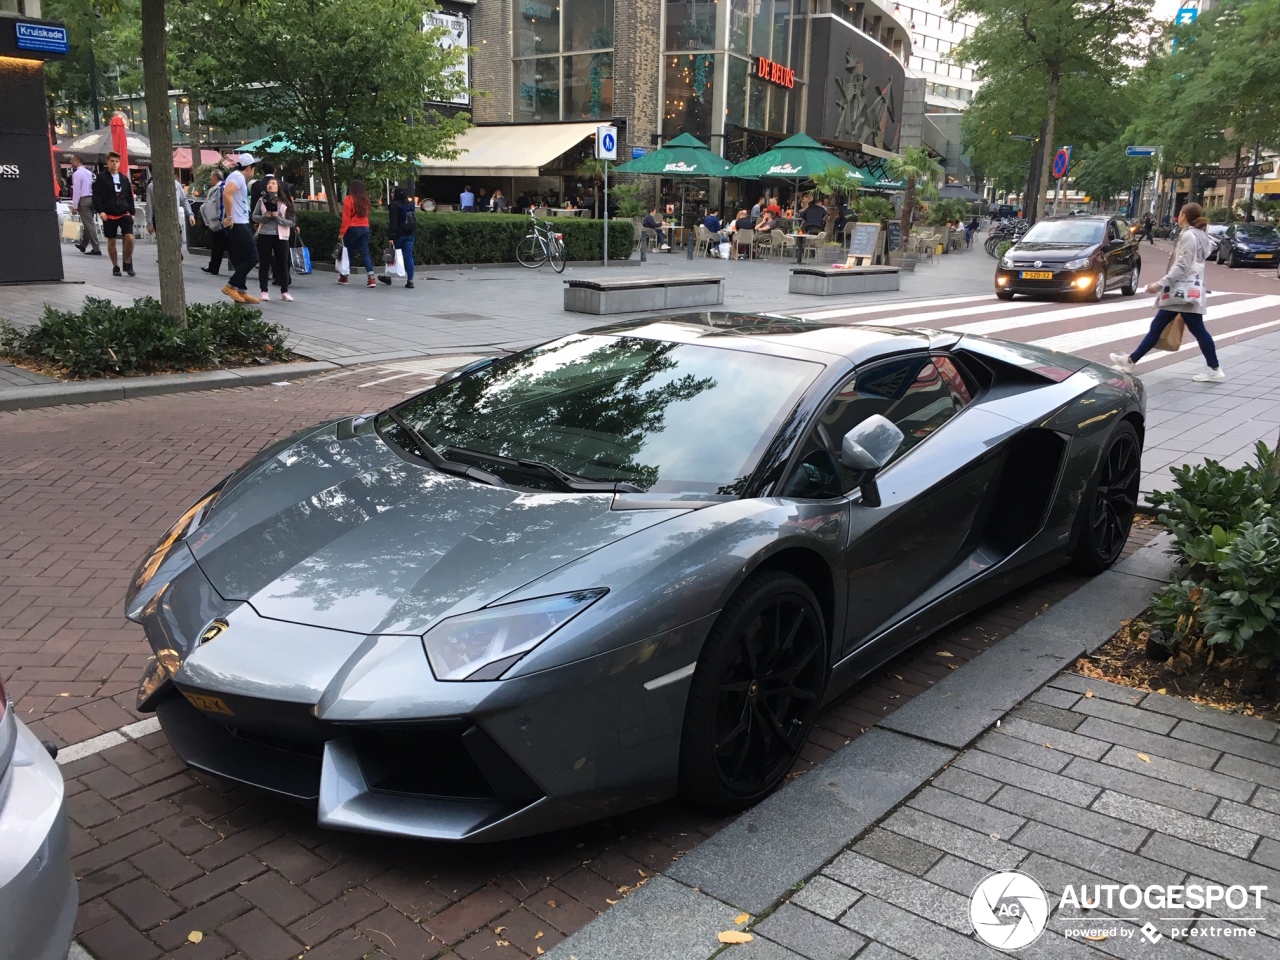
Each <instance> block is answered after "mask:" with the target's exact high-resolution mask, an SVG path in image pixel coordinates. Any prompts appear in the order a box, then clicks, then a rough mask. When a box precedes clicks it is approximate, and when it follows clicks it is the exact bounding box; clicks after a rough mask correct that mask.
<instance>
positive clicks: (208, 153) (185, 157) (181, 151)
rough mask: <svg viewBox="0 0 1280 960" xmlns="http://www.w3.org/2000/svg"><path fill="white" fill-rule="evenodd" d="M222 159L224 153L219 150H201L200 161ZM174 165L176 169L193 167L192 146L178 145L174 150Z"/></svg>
mask: <svg viewBox="0 0 1280 960" xmlns="http://www.w3.org/2000/svg"><path fill="white" fill-rule="evenodd" d="M221 160H222V154H220V153H218V151H217V150H201V151H200V163H201V164H206V163H218V162H220V161H221ZM173 165H174V167H175V168H176V169H179V170H187V169H189V168H190V167H191V148H190V147H177V148H175V149H174V151H173Z"/></svg>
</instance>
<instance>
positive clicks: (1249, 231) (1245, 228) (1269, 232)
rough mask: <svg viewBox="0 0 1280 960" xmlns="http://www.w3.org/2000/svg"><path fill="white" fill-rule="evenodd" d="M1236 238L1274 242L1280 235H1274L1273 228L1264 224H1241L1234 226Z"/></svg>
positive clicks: (1274, 229) (1274, 230)
mask: <svg viewBox="0 0 1280 960" xmlns="http://www.w3.org/2000/svg"><path fill="white" fill-rule="evenodd" d="M1236 236H1238V237H1244V238H1245V239H1248V240H1274V239H1275V238H1276V237H1277V236H1280V234H1277V233H1276V228H1275V227H1269V226H1267V225H1266V224H1265V223H1241V224H1237V226H1236Z"/></svg>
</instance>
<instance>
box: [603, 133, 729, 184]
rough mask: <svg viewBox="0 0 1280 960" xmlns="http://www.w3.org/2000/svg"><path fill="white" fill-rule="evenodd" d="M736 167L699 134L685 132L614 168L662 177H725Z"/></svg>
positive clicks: (621, 171)
mask: <svg viewBox="0 0 1280 960" xmlns="http://www.w3.org/2000/svg"><path fill="white" fill-rule="evenodd" d="M732 166H733V164H731V163H730V162H729V161H728V160H726V159H724V157H721V156H719V155H718V154H717V153H715V152H714V151H713V150H712V149H711V148H710V147H708V146H707V145H706V144H705V143H703V142H702V141H701V140H699V139H698V138H697V137H695V136H693V135H691V134H688V133H682V134H680V136H678V137H676V138H675V139H674V140H668V141H667V142H666V143H665V144H663V145H662V146H661V147H659V148H658V149H657V150H655V151H653V153H646V154H645V155H644V156H643V157H636V159H634V160H630V161H628V162H627V163H624V164H622V165H620V166H618V167H615V168H614V169H615V170H616V171H617V172H618V173H647V174H649V175H651V176H658V177H724V176H728V175H729V170H730V168H731V167H732Z"/></svg>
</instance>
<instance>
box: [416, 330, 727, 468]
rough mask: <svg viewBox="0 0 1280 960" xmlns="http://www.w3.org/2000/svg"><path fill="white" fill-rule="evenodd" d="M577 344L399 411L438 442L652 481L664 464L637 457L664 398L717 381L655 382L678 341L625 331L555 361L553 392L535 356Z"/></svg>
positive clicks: (655, 428) (683, 396)
mask: <svg viewBox="0 0 1280 960" xmlns="http://www.w3.org/2000/svg"><path fill="white" fill-rule="evenodd" d="M582 343H583V340H581V339H579V338H573V339H570V340H565V341H562V342H561V343H559V344H556V345H554V346H551V347H548V348H547V349H544V350H538V351H535V352H532V353H528V354H525V355H523V356H520V357H517V358H514V359H512V360H510V361H507V362H503V363H499V364H496V365H495V366H494V367H492V368H490V369H488V370H485V371H481V372H480V373H477V374H475V375H473V376H470V377H464V378H462V379H461V380H459V381H457V382H456V383H455V384H454V385H453V388H452V389H448V388H446V389H445V390H443V391H437V392H434V393H432V394H428V395H426V396H424V397H423V398H422V399H421V400H420V401H418V402H417V403H414V404H411V405H410V406H408V407H406V408H405V409H403V410H402V411H401V413H402V415H403V416H404V417H405V418H406V419H408V420H409V421H410V422H412V423H414V424H415V425H416V426H418V428H419V429H420V430H421V431H422V432H423V433H424V434H425V435H426V436H427V437H428V438H429V439H430V440H431V441H432V442H434V443H442V444H446V445H449V446H456V447H474V448H476V449H477V450H482V451H485V452H487V453H496V454H500V455H502V456H505V457H512V458H515V459H530V460H546V461H548V462H550V463H552V464H554V465H555V466H557V467H559V468H560V469H562V470H565V471H567V472H569V473H575V474H579V475H581V476H586V477H590V478H591V479H602V480H629V481H631V482H632V483H637V484H640V485H642V486H648V485H651V484H652V483H653V482H654V481H655V480H656V479H657V477H658V471H659V470H660V468H661V466H662V465H661V464H658V463H652V464H650V463H638V462H637V461H636V457H637V455H639V454H640V451H641V448H642V447H643V446H644V443H645V440H646V439H647V437H648V436H649V435H651V434H654V433H659V432H661V431H662V430H663V428H664V420H665V415H666V408H667V406H668V405H669V404H672V403H678V402H681V401H686V400H691V399H692V398H693V397H695V396H697V395H698V394H699V393H702V392H703V391H705V390H709V389H711V388H712V387H713V386H715V385H716V381H715V380H714V379H713V378H711V377H703V378H701V379H698V378H695V377H693V376H692V375H685V376H682V377H678V378H676V379H674V380H671V381H670V382H668V383H665V384H662V385H661V386H656V387H655V386H653V385H652V384H653V381H654V380H655V379H657V378H659V377H660V376H661V375H662V374H664V373H667V372H668V371H671V370H674V369H675V368H676V366H677V363H676V361H675V360H674V359H673V358H672V357H671V356H669V355H670V353H671V352H672V351H673V350H675V349H676V348H677V347H678V346H679V345H678V344H671V343H658V342H655V341H651V340H639V339H630V338H621V339H616V340H612V339H611V340H609V341H608V342H607V343H606V344H604V345H602V346H600V347H599V348H597V349H595V350H592V351H591V352H589V353H587V354H585V355H583V356H581V357H577V358H574V359H566V362H564V363H563V364H562V365H558V366H556V367H555V368H554V384H555V393H554V394H548V393H547V392H545V391H546V390H547V387H548V384H547V382H546V379H545V378H546V376H547V374H546V372H545V371H544V370H543V369H536V370H535V369H534V368H535V365H536V366H537V367H539V368H541V367H542V366H543V365H544V364H545V362H546V360H547V359H548V358H554V356H555V354H556V353H557V352H559V351H566V352H569V351H573V350H575V349H577V348H578V347H579V346H580V345H581V344H582Z"/></svg>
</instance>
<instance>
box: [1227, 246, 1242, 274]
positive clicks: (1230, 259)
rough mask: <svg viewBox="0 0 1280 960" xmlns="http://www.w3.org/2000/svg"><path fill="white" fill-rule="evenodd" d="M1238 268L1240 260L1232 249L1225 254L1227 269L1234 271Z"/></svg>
mask: <svg viewBox="0 0 1280 960" xmlns="http://www.w3.org/2000/svg"><path fill="white" fill-rule="evenodd" d="M1238 266H1240V260H1239V258H1238V257H1237V256H1236V251H1235V249H1234V248H1233V249H1231V250H1230V251H1228V253H1227V269H1228V270H1234V269H1235V268H1236V267H1238Z"/></svg>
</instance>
